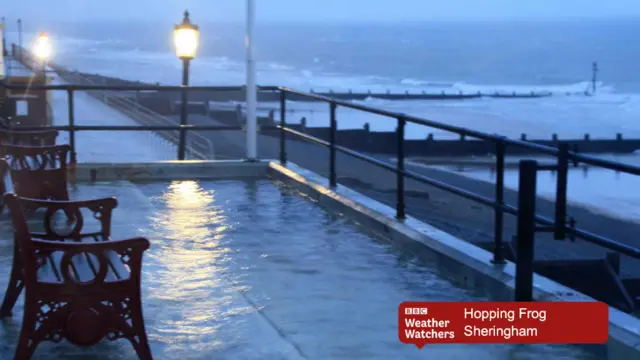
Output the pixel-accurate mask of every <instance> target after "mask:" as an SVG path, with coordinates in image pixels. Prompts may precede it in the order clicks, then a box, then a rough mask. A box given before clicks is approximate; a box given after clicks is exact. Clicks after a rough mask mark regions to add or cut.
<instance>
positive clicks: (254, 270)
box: [0, 180, 600, 360]
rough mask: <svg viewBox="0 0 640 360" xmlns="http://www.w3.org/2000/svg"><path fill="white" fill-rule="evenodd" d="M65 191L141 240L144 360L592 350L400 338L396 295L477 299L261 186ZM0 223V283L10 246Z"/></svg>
mask: <svg viewBox="0 0 640 360" xmlns="http://www.w3.org/2000/svg"><path fill="white" fill-rule="evenodd" d="M72 194H73V195H72V197H73V198H94V197H104V196H116V197H117V198H118V199H119V207H118V208H117V209H116V211H115V218H114V226H113V228H114V231H113V238H114V239H121V238H127V237H132V236H137V235H143V236H146V237H148V238H149V239H150V241H151V248H150V250H148V251H147V252H146V254H145V258H144V265H143V279H142V284H143V299H142V300H143V307H144V318H145V321H146V327H147V332H148V335H149V339H150V342H151V349H152V352H153V354H154V357H155V358H156V359H276V360H277V359H304V358H306V359H318V360H319V359H345V360H346V359H390V358H403V359H405V358H406V359H422V358H424V357H425V356H426V357H429V358H437V359H460V358H466V359H505V360H506V359H534V358H536V359H537V358H540V357H542V356H544V357H546V358H549V359H598V358H600V357H598V356H596V355H593V354H592V353H587V352H584V351H582V350H581V349H579V348H576V347H571V346H543V345H540V346H498V345H496V346H486V345H485V346H472V345H459V346H455V345H451V346H427V347H426V348H425V349H424V350H422V351H418V350H417V349H416V348H415V347H413V346H408V345H403V344H400V343H399V341H398V340H397V307H398V304H399V303H400V302H402V301H407V300H432V301H446V300H458V301H460V300H463V301H464V300H487V299H486V298H483V297H481V296H478V295H477V294H473V293H470V292H468V291H466V290H465V289H461V288H458V287H456V286H454V285H452V284H451V283H449V282H448V281H446V280H444V279H442V278H440V277H439V276H438V274H437V272H436V271H435V270H434V269H433V268H431V267H429V266H428V264H417V263H415V262H414V261H413V260H412V258H411V257H410V256H407V254H403V253H400V252H398V251H397V250H396V249H394V248H392V247H391V246H390V245H389V244H387V243H384V242H380V241H378V240H376V239H373V238H371V237H369V236H367V235H364V234H363V233H362V232H360V231H359V229H358V228H357V226H355V225H354V224H352V223H351V222H350V221H348V220H347V219H345V218H343V217H341V216H338V215H335V214H333V213H330V212H328V211H326V210H324V209H322V208H321V207H319V206H318V205H317V204H315V203H313V202H311V201H309V200H308V199H305V198H303V197H300V196H299V195H298V194H297V193H295V192H294V191H293V190H289V189H284V188H279V187H278V186H276V185H274V184H272V183H271V182H270V181H268V180H258V181H250V182H244V181H243V182H241V181H208V182H195V181H180V182H172V183H147V184H137V185H132V184H130V183H126V182H122V183H99V184H96V185H80V186H78V187H77V188H75V189H74V190H73V191H72ZM0 219H1V221H0V234H1V235H2V236H0V239H1V240H0V254H1V255H0V287H2V288H3V289H4V287H5V286H6V282H7V280H8V274H9V269H10V263H11V254H12V250H11V246H12V240H11V228H10V226H9V224H8V221H7V220H8V219H7V216H6V214H5V215H3V216H2V218H0ZM87 226H91V224H88V225H87ZM21 315H22V299H20V300H19V302H18V305H17V306H16V309H15V312H14V316H13V317H11V318H7V319H4V320H3V321H2V323H1V324H0V358H2V359H10V358H12V355H13V351H14V347H15V345H16V343H17V336H18V334H19V328H20V322H21ZM34 358H35V359H104V360H107V359H135V358H136V357H135V353H134V351H133V349H132V347H131V346H130V345H129V344H128V343H127V342H126V341H124V340H120V341H119V342H115V343H108V342H103V343H100V344H99V345H97V346H94V347H91V348H88V349H80V348H78V347H75V346H72V345H70V344H68V343H66V342H62V343H60V344H52V343H45V344H43V345H42V346H41V347H40V348H39V349H38V350H37V352H36V356H35V357H34Z"/></svg>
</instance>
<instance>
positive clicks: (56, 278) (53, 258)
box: [36, 252, 62, 284]
mask: <svg viewBox="0 0 640 360" xmlns="http://www.w3.org/2000/svg"><path fill="white" fill-rule="evenodd" d="M60 259H62V253H60V252H54V253H53V254H51V255H49V256H47V262H46V263H45V264H44V265H43V266H42V267H41V268H40V269H38V273H37V275H36V276H37V277H38V280H39V281H41V282H47V283H56V284H57V283H61V282H62V277H61V276H60V272H59V271H58V267H57V266H56V264H59V263H60Z"/></svg>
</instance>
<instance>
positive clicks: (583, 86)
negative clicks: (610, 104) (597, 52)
mask: <svg viewBox="0 0 640 360" xmlns="http://www.w3.org/2000/svg"><path fill="white" fill-rule="evenodd" d="M399 83H400V85H405V86H407V87H410V88H411V89H413V90H414V91H415V90H417V91H424V92H426V93H431V92H434V91H436V90H439V91H440V92H444V93H449V94H450V93H462V94H476V93H482V94H493V93H499V94H511V93H517V94H527V93H549V94H553V95H576V94H580V95H582V94H584V93H585V92H591V91H592V86H593V84H592V82H591V81H580V82H576V83H570V84H549V85H481V84H469V83H466V82H464V81H449V82H447V81H440V82H438V81H428V80H418V79H411V78H407V79H402V80H400V82H399ZM614 90H615V89H614V87H613V86H610V85H605V84H604V83H603V82H596V93H612V92H614Z"/></svg>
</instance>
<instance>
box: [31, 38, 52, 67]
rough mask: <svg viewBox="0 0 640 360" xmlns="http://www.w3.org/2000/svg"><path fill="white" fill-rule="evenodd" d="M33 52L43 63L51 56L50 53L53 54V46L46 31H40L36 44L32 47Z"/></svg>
mask: <svg viewBox="0 0 640 360" xmlns="http://www.w3.org/2000/svg"><path fill="white" fill-rule="evenodd" d="M33 53H34V54H35V55H36V57H37V58H38V59H40V61H42V62H43V63H46V62H47V61H48V60H49V59H50V58H51V55H52V54H53V47H52V46H51V41H50V40H49V36H48V35H47V34H46V33H41V34H40V36H39V37H38V39H37V40H36V44H35V46H34V47H33Z"/></svg>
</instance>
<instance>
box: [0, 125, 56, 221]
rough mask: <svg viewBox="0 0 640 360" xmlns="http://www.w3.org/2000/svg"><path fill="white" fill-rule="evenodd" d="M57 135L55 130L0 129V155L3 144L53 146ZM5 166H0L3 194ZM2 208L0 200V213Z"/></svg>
mask: <svg viewBox="0 0 640 360" xmlns="http://www.w3.org/2000/svg"><path fill="white" fill-rule="evenodd" d="M57 137H58V131H57V130H42V131H20V130H3V129H0V157H2V158H4V156H5V146H7V145H8V146H12V145H17V146H53V145H55V144H56V138H57ZM8 170H9V169H8V167H7V166H0V177H1V178H2V179H1V180H0V194H4V193H5V192H6V190H7V186H6V184H5V182H4V178H5V177H6V175H7V171H8ZM3 210H4V205H3V204H2V202H1V201H0V213H2V211H3Z"/></svg>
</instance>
